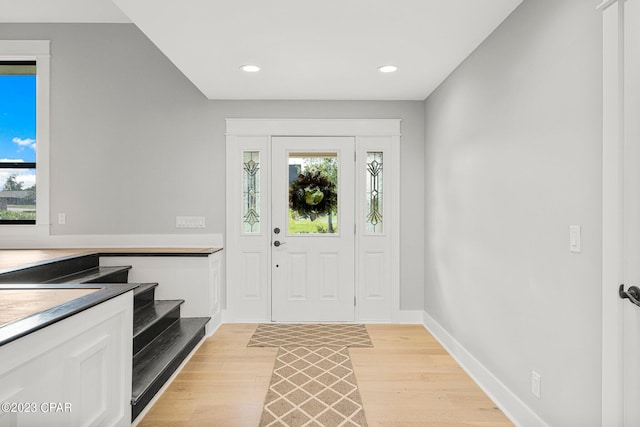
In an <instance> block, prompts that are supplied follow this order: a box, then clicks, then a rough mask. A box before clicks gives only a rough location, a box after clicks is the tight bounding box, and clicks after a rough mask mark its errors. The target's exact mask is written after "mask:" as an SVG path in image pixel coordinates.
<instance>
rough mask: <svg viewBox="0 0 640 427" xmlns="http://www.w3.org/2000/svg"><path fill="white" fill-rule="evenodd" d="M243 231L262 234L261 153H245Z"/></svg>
mask: <svg viewBox="0 0 640 427" xmlns="http://www.w3.org/2000/svg"><path fill="white" fill-rule="evenodd" d="M242 161H243V168H244V173H243V175H244V180H243V184H242V191H243V199H242V203H243V211H242V215H243V218H242V220H243V231H244V232H245V233H260V174H259V173H258V172H259V170H260V152H259V151H245V152H244V153H243V159H242Z"/></svg>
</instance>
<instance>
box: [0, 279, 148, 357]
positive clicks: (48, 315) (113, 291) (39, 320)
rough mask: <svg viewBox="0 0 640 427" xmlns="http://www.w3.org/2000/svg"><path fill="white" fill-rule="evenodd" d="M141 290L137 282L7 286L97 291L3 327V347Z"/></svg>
mask: <svg viewBox="0 0 640 427" xmlns="http://www.w3.org/2000/svg"><path fill="white" fill-rule="evenodd" d="M137 287H138V284H136V283H117V284H115V283H113V284H112V283H88V284H86V283H85V284H24V285H22V284H20V285H15V284H7V285H0V290H2V289H12V290H13V289H17V290H25V291H28V290H29V289H98V291H96V292H91V293H90V294H87V295H84V296H81V297H78V298H75V299H72V300H70V301H67V302H64V303H62V304H60V305H57V306H55V307H51V308H49V309H47V310H44V311H40V312H37V313H33V314H30V315H28V316H25V317H23V318H22V319H18V320H14V321H12V322H9V323H6V324H4V325H1V326H0V346H2V345H4V344H7V343H10V342H11V341H14V340H17V339H19V338H22V337H24V336H25V335H28V334H30V333H32V332H35V331H38V330H40V329H43V328H46V327H47V326H49V325H52V324H54V323H56V322H59V321H60V320H63V319H66V318H67V317H71V316H73V315H74V314H77V313H80V312H82V311H84V310H87V309H89V308H91V307H94V306H96V305H98V304H100V303H103V302H105V301H108V300H110V299H111V298H115V297H117V296H119V295H122V294H124V293H126V292H129V291H131V290H133V289H135V288H137Z"/></svg>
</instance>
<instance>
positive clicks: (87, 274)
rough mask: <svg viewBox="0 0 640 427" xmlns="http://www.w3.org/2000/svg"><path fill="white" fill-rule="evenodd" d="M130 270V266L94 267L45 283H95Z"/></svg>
mask: <svg viewBox="0 0 640 427" xmlns="http://www.w3.org/2000/svg"><path fill="white" fill-rule="evenodd" d="M129 270H131V266H130V265H125V266H113V267H94V268H90V269H88V270H83V271H79V272H77V273H72V274H69V275H67V276H61V277H56V278H54V279H50V280H48V281H46V282H45V283H95V282H97V281H99V280H100V279H102V278H105V277H107V276H110V275H113V274H117V273H122V272H125V271H129Z"/></svg>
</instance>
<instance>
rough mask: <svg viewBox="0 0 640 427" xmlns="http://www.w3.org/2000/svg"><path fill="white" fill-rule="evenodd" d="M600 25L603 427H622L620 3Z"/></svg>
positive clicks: (606, 10) (607, 7) (605, 10)
mask: <svg viewBox="0 0 640 427" xmlns="http://www.w3.org/2000/svg"><path fill="white" fill-rule="evenodd" d="M598 9H599V10H601V11H602V19H603V141H602V143H603V150H602V423H601V425H603V426H622V425H623V422H624V420H623V414H624V412H623V402H624V391H623V389H624V376H623V332H624V328H623V326H624V325H623V316H622V315H623V306H622V304H623V301H622V300H621V299H620V298H619V297H618V296H617V289H618V286H619V285H620V284H621V283H622V281H623V265H624V263H623V261H624V251H623V246H624V234H623V224H624V215H623V213H624V197H623V192H624V129H623V117H624V87H623V72H624V61H623V49H621V47H622V43H623V42H624V38H623V22H624V14H623V2H622V1H619V0H613V1H611V0H607V1H605V2H603V3H602V4H601V5H600V6H598Z"/></svg>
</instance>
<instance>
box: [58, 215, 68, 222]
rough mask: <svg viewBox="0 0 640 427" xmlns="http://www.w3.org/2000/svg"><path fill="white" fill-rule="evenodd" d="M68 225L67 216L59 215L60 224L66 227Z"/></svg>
mask: <svg viewBox="0 0 640 427" xmlns="http://www.w3.org/2000/svg"><path fill="white" fill-rule="evenodd" d="M66 223H67V214H65V213H59V214H58V224H59V225H65V224H66Z"/></svg>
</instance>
